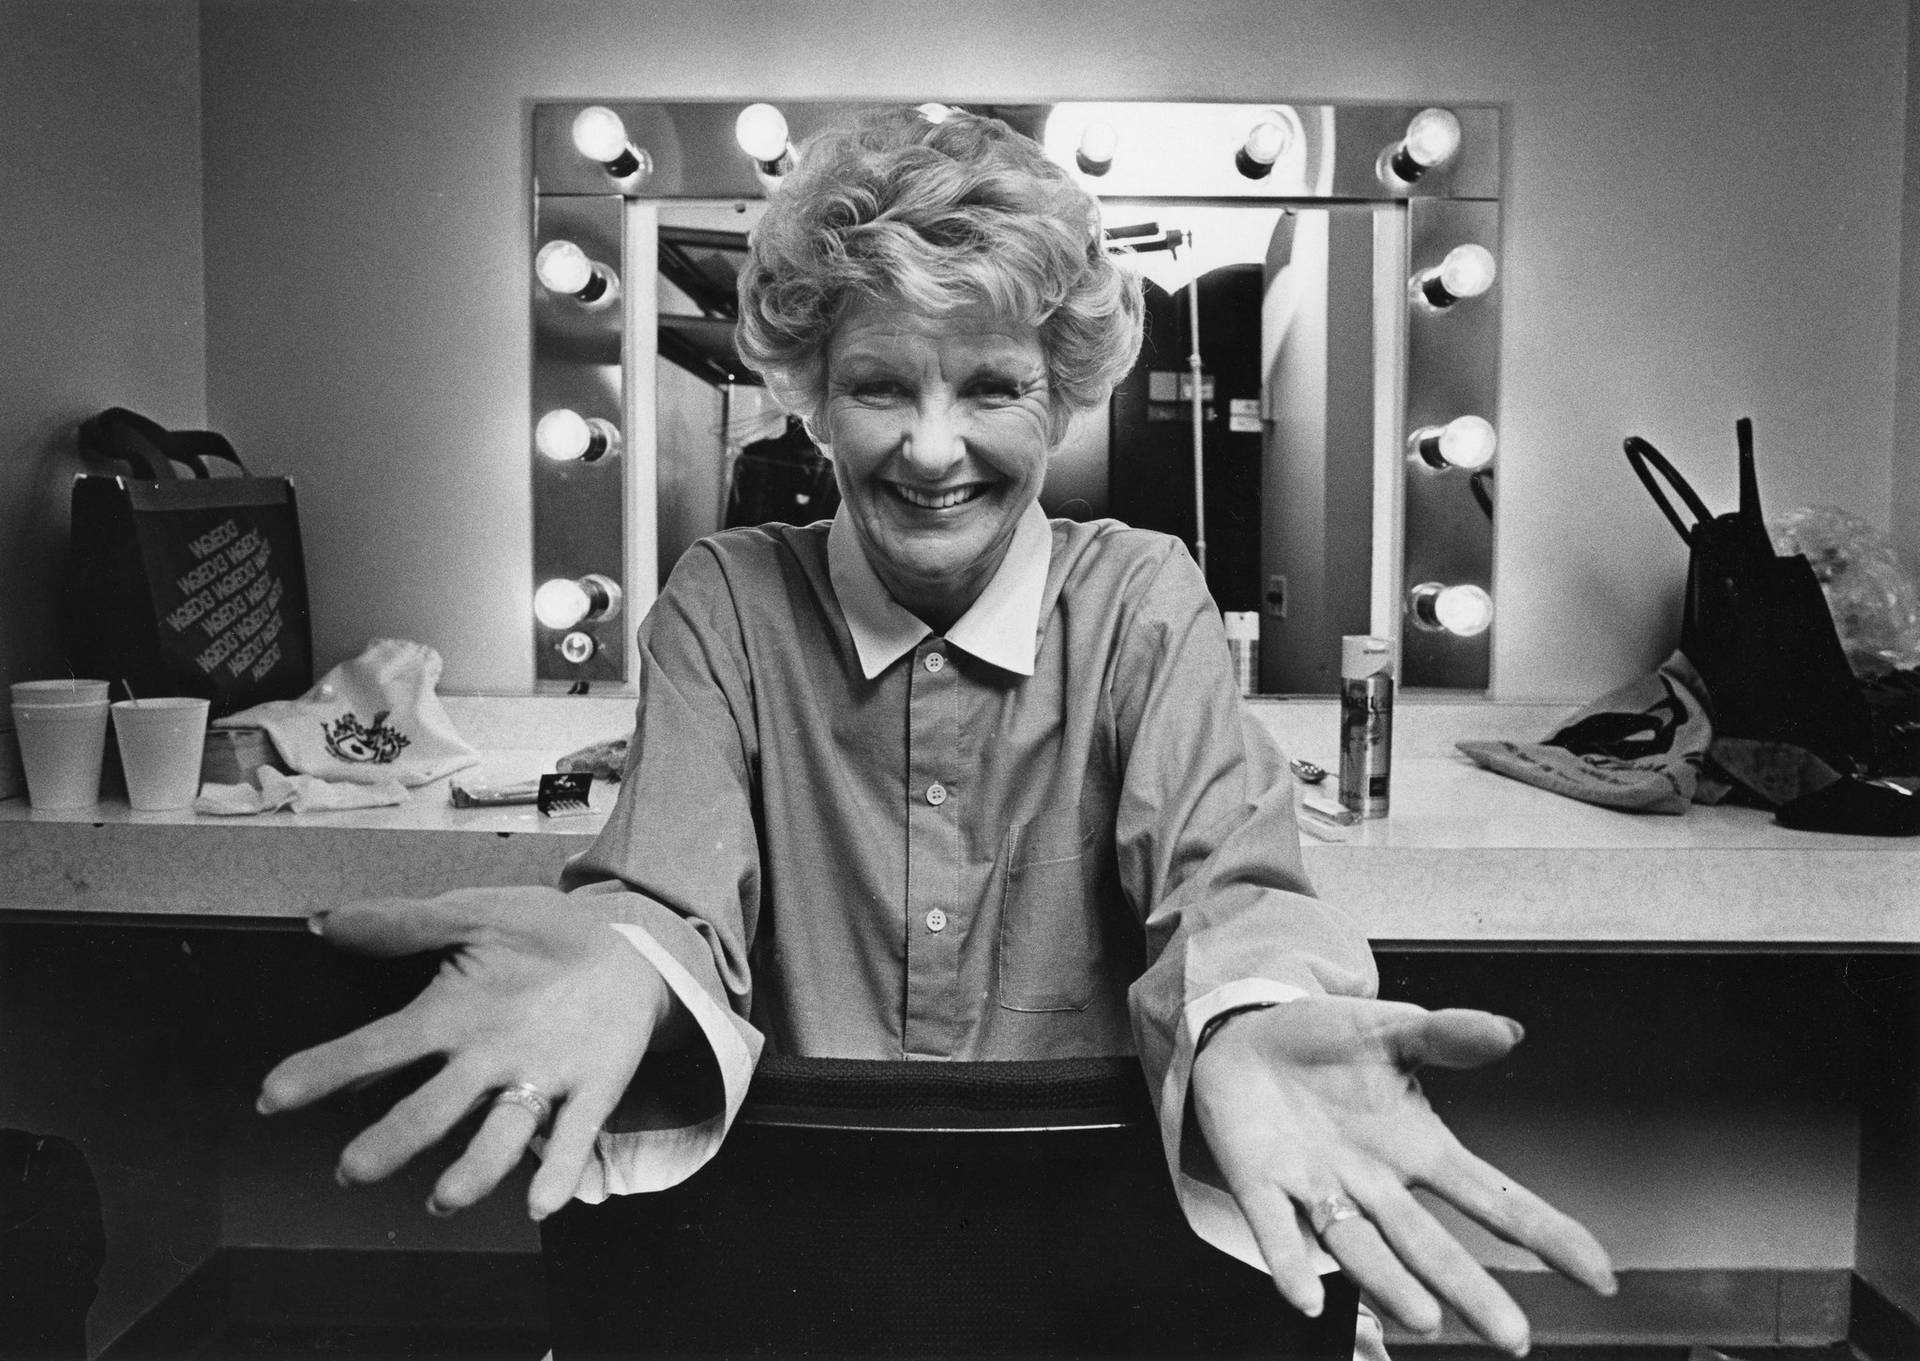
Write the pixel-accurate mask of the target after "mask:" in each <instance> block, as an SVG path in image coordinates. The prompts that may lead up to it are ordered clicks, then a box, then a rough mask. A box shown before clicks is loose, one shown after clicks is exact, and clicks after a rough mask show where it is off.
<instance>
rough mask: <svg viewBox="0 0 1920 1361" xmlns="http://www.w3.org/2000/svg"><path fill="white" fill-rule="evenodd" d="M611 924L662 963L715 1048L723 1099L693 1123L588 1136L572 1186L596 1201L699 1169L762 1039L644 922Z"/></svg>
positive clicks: (656, 1187) (742, 1094)
mask: <svg viewBox="0 0 1920 1361" xmlns="http://www.w3.org/2000/svg"><path fill="white" fill-rule="evenodd" d="M609 925H611V926H612V927H613V929H614V930H616V931H618V932H619V933H620V934H621V935H623V936H625V937H626V938H627V940H628V941H630V942H631V943H632V945H633V947H634V948H635V949H636V950H638V951H639V952H640V953H641V954H642V955H643V956H644V957H645V958H646V960H647V962H648V963H649V964H651V965H653V967H654V968H656V969H658V970H659V971H660V976H661V978H663V979H665V980H666V984H667V987H668V988H669V989H671V990H672V992H673V995H674V996H675V997H677V998H678V999H679V1000H680V1002H681V1004H682V1005H683V1006H685V1007H686V1009H687V1011H688V1013H689V1014H690V1015H691V1016H692V1017H693V1020H694V1024H696V1025H697V1026H699V1027H700V1033H701V1034H702V1035H703V1036H705V1037H706V1041H707V1044H708V1045H709V1046H711V1048H712V1050H713V1056H714V1060H715V1061H716V1062H717V1063H718V1064H719V1065H720V1081H721V1086H722V1089H723V1091H724V1093H725V1100H724V1107H723V1109H722V1110H721V1111H720V1112H718V1113H717V1114H715V1115H713V1116H712V1117H710V1118H708V1119H706V1120H702V1121H701V1122H699V1123H698V1124H695V1125H686V1126H682V1127H680V1128H677V1129H646V1130H624V1131H621V1132H618V1133H615V1132H612V1131H608V1130H601V1131H600V1135H599V1137H598V1139H597V1140H595V1144H594V1155H595V1156H594V1157H593V1159H592V1160H591V1161H589V1162H588V1164H587V1168H586V1171H585V1173H583V1174H582V1176H581V1178H580V1184H579V1186H578V1187H576V1188H575V1189H574V1196H575V1197H576V1198H577V1199H580V1200H584V1201H586V1202H587V1203H588V1204H594V1205H597V1204H598V1203H599V1202H601V1201H603V1200H605V1199H606V1198H607V1197H608V1196H624V1195H631V1194H633V1193H635V1192H639V1191H660V1190H665V1189H666V1188H667V1187H669V1186H674V1185H677V1184H679V1183H680V1182H683V1181H685V1180H686V1179H687V1178H688V1177H690V1176H692V1175H693V1174H694V1173H695V1172H697V1171H699V1170H700V1168H701V1167H702V1166H703V1165H705V1163H706V1161H707V1160H708V1159H709V1158H711V1157H712V1156H713V1155H714V1153H715V1152H716V1151H718V1149H719V1147H720V1141H721V1140H722V1139H724V1138H725V1137H726V1133H727V1130H728V1129H730V1128H731V1127H732V1125H733V1119H734V1117H735V1116H736V1115H738V1114H739V1113H740V1103H741V1102H743V1101H744V1100H746V1096H747V1084H748V1082H749V1081H750V1080H751V1079H752V1077H753V1066H754V1064H755V1063H757V1062H758V1061H759V1058H760V1045H761V1039H760V1035H759V1033H758V1032H757V1031H754V1030H753V1029H752V1028H751V1027H748V1026H745V1025H744V1024H743V1023H742V1022H740V1020H739V1019H738V1018H737V1017H735V1016H734V1014H733V1013H732V1012H731V1011H729V1010H727V1009H726V1008H725V1007H723V1006H721V1005H720V1004H719V1003H717V1002H715V1001H714V999H713V996H712V994H711V993H709V992H708V991H707V990H706V989H705V988H703V987H701V986H700V984H699V983H698V982H697V981H696V980H695V979H694V977H693V975H692V974H690V973H688V972H687V970H686V968H685V967H684V966H683V965H682V964H681V963H680V961H679V960H677V959H675V958H674V957H673V953H672V951H670V950H668V949H667V948H666V947H665V946H663V945H661V944H660V942H659V941H657V940H655V939H654V938H653V937H652V936H651V935H650V934H649V933H648V932H647V931H646V930H645V929H644V928H642V927H638V926H633V925H630V924H628V923H625V922H611V923H609Z"/></svg>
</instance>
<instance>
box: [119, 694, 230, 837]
mask: <svg viewBox="0 0 1920 1361" xmlns="http://www.w3.org/2000/svg"><path fill="white" fill-rule="evenodd" d="M113 735H114V740H115V741H117V742H118V743H119V744H120V765H121V768H122V769H123V770H124V771H125V772H126V776H127V803H128V804H129V805H130V806H131V807H132V808H133V810H134V811H135V812H136V813H155V812H159V811H161V810H162V809H167V808H185V807H186V806H187V805H188V804H190V803H192V802H193V796H194V795H196V794H198V793H199V792H200V753H201V750H202V748H204V747H205V746H206V742H207V701H206V700H204V699H188V698H184V697H181V698H172V697H168V698H162V699H123V700H120V701H118V702H117V703H115V704H114V706H113Z"/></svg>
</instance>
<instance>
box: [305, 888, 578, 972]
mask: <svg viewBox="0 0 1920 1361" xmlns="http://www.w3.org/2000/svg"><path fill="white" fill-rule="evenodd" d="M549 892H553V893H555V894H557V893H558V890H548V889H540V888H530V887H518V888H457V889H454V890H452V891H451V892H447V893H442V894H440V895H438V896H437V897H432V898H366V899H362V900H361V901H359V902H353V903H346V904H343V905H342V906H340V907H336V908H332V909H330V910H328V911H326V912H323V913H319V914H317V915H316V916H315V917H314V918H313V919H312V921H313V922H314V923H316V924H317V929H318V932H319V934H320V935H321V936H322V937H323V938H324V939H325V940H326V941H327V942H328V943H329V944H333V945H341V946H345V947H346V948H348V949H350V950H359V951H362V952H364V953H366V954H375V955H413V954H421V953H423V952H425V951H428V950H444V949H446V948H447V947H449V946H453V945H461V944H465V943H466V942H468V941H471V940H473V939H474V937H475V936H477V935H479V934H480V933H481V932H483V931H486V930H488V929H490V928H497V927H501V926H513V925H515V924H517V923H519V922H521V921H523V920H525V914H526V912H527V910H528V905H529V903H530V902H532V901H536V900H537V899H538V898H540V897H542V896H544V895H545V894H547V893H549Z"/></svg>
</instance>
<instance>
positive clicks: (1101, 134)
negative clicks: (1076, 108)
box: [1073, 123, 1120, 175]
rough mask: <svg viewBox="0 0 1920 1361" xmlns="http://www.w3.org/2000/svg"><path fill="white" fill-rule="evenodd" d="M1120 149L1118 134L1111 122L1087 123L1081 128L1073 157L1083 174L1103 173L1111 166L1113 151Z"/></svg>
mask: <svg viewBox="0 0 1920 1361" xmlns="http://www.w3.org/2000/svg"><path fill="white" fill-rule="evenodd" d="M1119 149H1120V134H1119V133H1118V132H1116V131H1115V130H1114V127H1113V124H1111V123H1089V124H1087V126H1086V127H1085V128H1084V129H1082V130H1081V133H1080V145H1079V147H1078V149H1076V150H1075V151H1074V153H1073V159H1074V161H1075V163H1077V164H1078V165H1079V167H1080V171H1081V173H1082V174H1085V175H1104V174H1106V173H1107V171H1108V170H1110V169H1112V168H1113V153H1114V152H1116V151H1118V150H1119Z"/></svg>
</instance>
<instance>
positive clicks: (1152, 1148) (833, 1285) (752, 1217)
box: [541, 1057, 1355, 1361]
mask: <svg viewBox="0 0 1920 1361" xmlns="http://www.w3.org/2000/svg"><path fill="white" fill-rule="evenodd" d="M541 1243H542V1250H543V1255H544V1257H545V1262H546V1268H547V1278H548V1290H549V1302H550V1309H551V1314H552V1337H553V1356H554V1361H585V1359H586V1358H603V1357H615V1356H649V1357H653V1356H759V1357H779V1356H862V1355H864V1356H949V1357H957V1356H1034V1357H1038V1356H1076V1357H1094V1356H1135V1357H1141V1356H1153V1357H1175V1356H1248V1357H1253V1356H1258V1357H1263V1358H1275V1357H1283V1358H1284V1357H1291V1358H1303V1359H1304V1358H1323V1357H1324V1358H1336V1357H1337V1358H1340V1361H1346V1358H1348V1357H1350V1356H1351V1355H1352V1349H1353V1330H1354V1307H1355V1295H1354V1292H1353V1289H1352V1287H1351V1286H1350V1285H1349V1284H1348V1283H1347V1282H1346V1281H1345V1280H1344V1279H1343V1278H1340V1277H1329V1278H1328V1281H1327V1285H1328V1300H1327V1307H1326V1309H1325V1310H1324V1311H1323V1313H1322V1314H1321V1317H1320V1318H1318V1319H1308V1318H1306V1317H1304V1316H1303V1315H1301V1314H1299V1313H1297V1312H1296V1311H1294V1310H1293V1309H1291V1308H1290V1307H1288V1306H1287V1305H1286V1303H1285V1302H1284V1301H1283V1300H1282V1299H1281V1298H1280V1296H1279V1294H1278V1292H1277V1291H1276V1290H1275V1289H1274V1287H1273V1284H1272V1282H1271V1281H1270V1280H1269V1279H1268V1278H1267V1276H1266V1275H1265V1273H1263V1272H1260V1271H1256V1270H1253V1269H1251V1268H1249V1267H1247V1266H1245V1265H1244V1264H1242V1263H1240V1262H1238V1261H1236V1260H1234V1259H1233V1258H1231V1257H1229V1256H1227V1255H1226V1254H1224V1253H1222V1252H1220V1251H1218V1250H1216V1249H1214V1248H1212V1247H1210V1246H1208V1245H1207V1244H1205V1243H1203V1242H1201V1241H1200V1239H1199V1238H1197V1237H1196V1236H1195V1235H1194V1233H1193V1231H1192V1230H1191V1229H1190V1228H1189V1227H1188V1226H1187V1224H1186V1221H1185V1219H1184V1217H1183V1216H1182V1215H1181V1212H1180V1209H1179V1206H1178V1204H1177V1202H1176V1201H1175V1198H1174V1195H1173V1189H1172V1186H1171V1184H1170V1182H1169V1180H1168V1177H1167V1170H1166V1164H1165V1160H1164V1159H1163V1157H1162V1155H1161V1152H1160V1146H1159V1135H1158V1130H1157V1128H1156V1126H1155V1123H1154V1121H1153V1118H1152V1113H1151V1110H1150V1108H1149V1106H1148V1103H1147V1099H1146V1092H1145V1088H1144V1083H1143V1082H1142V1080H1141V1076H1140V1069H1139V1065H1138V1063H1137V1062H1136V1061H1135V1060H1133V1059H1117V1060H1106V1059H1100V1060H1086V1059H1080V1060H1061V1061H1057V1062H1045V1063H960V1064H946V1063H942V1064H932V1063H868V1062H859V1061H851V1060H795V1059H784V1058H779V1057H768V1058H765V1059H763V1060H762V1062H761V1065H760V1069H759V1071H758V1072H757V1073H756V1076H755V1080H754V1085H753V1088H752V1089H751V1094H750V1096H749V1101H748V1107H747V1108H746V1109H745V1110H743V1112H742V1115H741V1118H740V1120H739V1121H738V1122H737V1123H736V1124H735V1126H734V1128H733V1130H732V1131H731V1133H729V1135H728V1137H727V1141H726V1144H725V1145H724V1146H723V1148H722V1149H721V1151H720V1153H719V1154H718V1155H716V1157H715V1158H714V1160H713V1161H712V1162H711V1163H710V1164H709V1165H708V1166H707V1167H705V1168H703V1169H702V1170H701V1171H700V1172H698V1173H696V1174H695V1175H694V1176H693V1177H691V1178H690V1179H688V1180H687V1181H686V1182H684V1183H682V1184H681V1185H680V1186H677V1187H674V1188H672V1189H670V1190H667V1191H662V1192H658V1193H654V1194H649V1195H634V1196H617V1197H614V1198H613V1199H611V1200H608V1201H606V1202H604V1203H602V1204H600V1205H584V1204H579V1203H576V1204H574V1205H571V1206H569V1207H568V1208H567V1209H565V1210H562V1211H561V1212H559V1213H558V1214H556V1215H554V1216H552V1217H551V1218H549V1219H548V1220H547V1221H546V1222H545V1223H544V1224H543V1225H542V1228H541Z"/></svg>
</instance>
